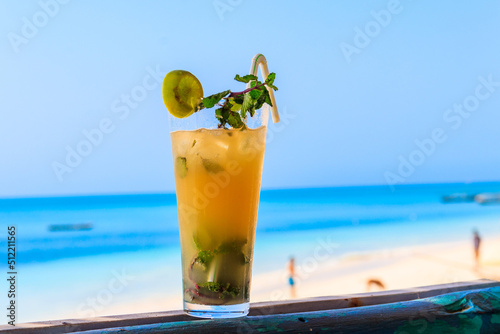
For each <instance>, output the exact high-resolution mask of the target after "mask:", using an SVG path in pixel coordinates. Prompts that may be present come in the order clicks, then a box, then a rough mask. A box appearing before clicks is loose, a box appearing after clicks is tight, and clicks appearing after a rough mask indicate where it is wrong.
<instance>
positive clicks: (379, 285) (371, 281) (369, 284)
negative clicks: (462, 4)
mask: <svg viewBox="0 0 500 334" xmlns="http://www.w3.org/2000/svg"><path fill="white" fill-rule="evenodd" d="M372 286H375V287H376V288H378V289H380V290H385V285H384V283H382V281H380V280H378V279H375V278H371V279H369V280H368V281H366V291H370V290H371V287H372Z"/></svg>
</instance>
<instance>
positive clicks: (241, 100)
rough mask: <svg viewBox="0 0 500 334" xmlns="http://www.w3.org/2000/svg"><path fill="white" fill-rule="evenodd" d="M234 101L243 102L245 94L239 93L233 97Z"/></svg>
mask: <svg viewBox="0 0 500 334" xmlns="http://www.w3.org/2000/svg"><path fill="white" fill-rule="evenodd" d="M233 100H234V103H237V104H243V95H238V96H235V97H234V98H233Z"/></svg>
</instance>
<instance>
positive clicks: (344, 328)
mask: <svg viewBox="0 0 500 334" xmlns="http://www.w3.org/2000/svg"><path fill="white" fill-rule="evenodd" d="M275 332H283V333H320V332H321V333H399V334H405V333H467V334H469V333H470V334H472V333H500V287H494V288H486V289H479V290H469V291H462V292H453V293H449V294H445V295H441V296H436V297H429V298H424V299H417V300H412V301H405V302H396V303H390V304H384V305H372V306H362V307H357V308H351V309H338V310H324V311H315V312H303V313H292V314H278V315H264V316H253V317H246V318H241V319H232V320H216V321H214V320H202V321H181V322H171V323H163V324H154V325H143V326H132V327H121V328H114V329H107V330H92V331H87V332H85V333H86V334H96V333H102V334H111V333H122V334H124V333H139V334H140V333H148V334H160V333H275Z"/></svg>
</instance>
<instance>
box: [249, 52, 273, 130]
mask: <svg viewBox="0 0 500 334" xmlns="http://www.w3.org/2000/svg"><path fill="white" fill-rule="evenodd" d="M258 65H260V73H261V74H262V80H263V81H266V79H267V76H268V75H269V69H268V68H267V60H266V57H264V55H263V54H261V53H258V54H256V55H255V57H253V59H252V66H251V67H250V74H253V75H257V66H258ZM249 86H250V83H248V85H247V87H249ZM266 88H267V91H268V92H269V96H270V97H271V103H272V104H273V106H272V107H271V116H272V118H273V122H274V123H278V122H279V121H280V115H279V114H278V107H277V105H276V99H275V98H274V90H273V89H272V88H271V87H267V86H266Z"/></svg>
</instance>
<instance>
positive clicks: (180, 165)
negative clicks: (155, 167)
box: [175, 157, 188, 179]
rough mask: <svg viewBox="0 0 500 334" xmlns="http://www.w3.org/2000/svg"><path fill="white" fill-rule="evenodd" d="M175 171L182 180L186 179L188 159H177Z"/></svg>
mask: <svg viewBox="0 0 500 334" xmlns="http://www.w3.org/2000/svg"><path fill="white" fill-rule="evenodd" d="M175 171H176V172H177V175H179V177H180V178H181V179H182V178H185V177H186V175H187V171H188V168H187V159H186V157H177V158H175Z"/></svg>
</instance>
